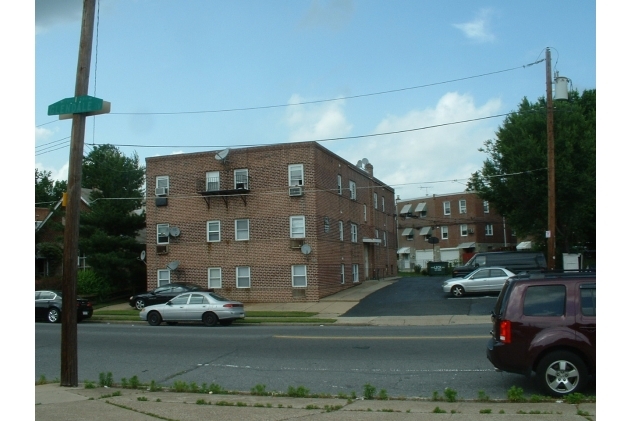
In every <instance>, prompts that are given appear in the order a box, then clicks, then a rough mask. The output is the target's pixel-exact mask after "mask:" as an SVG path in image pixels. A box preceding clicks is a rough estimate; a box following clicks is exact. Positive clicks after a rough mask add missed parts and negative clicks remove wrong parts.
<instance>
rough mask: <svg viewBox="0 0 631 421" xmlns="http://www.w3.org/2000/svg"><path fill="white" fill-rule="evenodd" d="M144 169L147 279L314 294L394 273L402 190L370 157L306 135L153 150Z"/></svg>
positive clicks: (274, 297)
mask: <svg viewBox="0 0 631 421" xmlns="http://www.w3.org/2000/svg"><path fill="white" fill-rule="evenodd" d="M146 170H147V192H149V193H154V192H155V194H156V197H155V198H152V199H149V200H148V201H147V209H146V215H147V252H146V263H147V273H148V275H147V276H148V279H147V284H148V285H147V286H148V288H154V287H156V286H158V285H162V284H165V283H168V282H192V283H195V284H198V285H200V286H203V287H208V288H214V290H215V291H216V292H218V293H219V294H221V295H224V296H226V297H229V298H231V299H235V300H240V301H243V302H291V301H317V300H319V299H320V298H322V297H325V296H327V295H330V294H333V293H336V292H338V291H340V290H343V289H346V288H349V287H352V286H353V285H355V284H358V283H361V282H363V281H364V280H366V279H372V278H375V277H383V276H388V275H391V274H394V273H396V270H397V267H396V226H395V214H396V207H395V201H394V190H393V189H392V188H391V187H389V186H387V185H385V184H384V183H382V182H380V181H379V180H377V179H376V178H374V177H373V168H372V165H371V164H370V163H368V162H367V161H366V160H363V162H362V161H360V162H359V163H358V164H357V165H353V164H351V163H350V162H348V161H346V160H344V159H342V158H340V157H339V156H337V155H335V154H333V153H332V152H330V151H329V150H327V149H326V148H324V147H322V146H320V145H319V144H317V143H316V142H303V143H292V144H283V145H271V146H261V147H252V148H243V149H233V150H224V151H220V152H217V151H214V152H200V153H190V154H178V155H168V156H160V157H152V158H147V159H146ZM152 202H153V203H152Z"/></svg>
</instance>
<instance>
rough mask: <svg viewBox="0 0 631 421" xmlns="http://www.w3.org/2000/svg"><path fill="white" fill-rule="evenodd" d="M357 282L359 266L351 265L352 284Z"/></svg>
mask: <svg viewBox="0 0 631 421" xmlns="http://www.w3.org/2000/svg"><path fill="white" fill-rule="evenodd" d="M355 282H359V265H358V264H357V263H353V283H355Z"/></svg>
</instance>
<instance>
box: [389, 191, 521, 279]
mask: <svg viewBox="0 0 631 421" xmlns="http://www.w3.org/2000/svg"><path fill="white" fill-rule="evenodd" d="M397 214H398V235H397V238H398V242H399V245H398V250H397V253H398V255H399V269H400V270H402V271H408V270H410V271H411V270H413V269H414V265H420V266H421V267H422V268H426V267H427V262H430V261H443V262H451V263H454V264H458V263H464V262H466V261H468V260H469V259H470V258H471V257H472V256H473V255H474V254H475V253H476V252H479V251H492V250H505V249H511V248H512V249H514V247H515V241H516V237H515V236H514V235H512V231H511V229H510V227H509V226H508V224H506V222H505V220H504V218H503V217H502V216H501V215H499V214H497V213H496V212H495V211H494V210H493V209H492V208H491V207H490V206H489V203H488V202H486V201H483V200H482V199H480V198H479V197H478V195H477V194H476V193H475V192H462V193H453V194H444V195H433V196H426V197H421V198H416V199H409V200H397ZM431 237H435V238H437V239H438V242H437V243H436V244H431V243H430V242H429V241H428V240H429V239H430V238H431Z"/></svg>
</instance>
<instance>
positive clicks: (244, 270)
mask: <svg viewBox="0 0 631 421" xmlns="http://www.w3.org/2000/svg"><path fill="white" fill-rule="evenodd" d="M237 288H250V267H249V266H237Z"/></svg>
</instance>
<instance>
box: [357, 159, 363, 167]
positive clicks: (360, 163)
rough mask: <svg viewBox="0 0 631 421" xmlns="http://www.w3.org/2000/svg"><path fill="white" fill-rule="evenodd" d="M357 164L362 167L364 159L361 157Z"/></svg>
mask: <svg viewBox="0 0 631 421" xmlns="http://www.w3.org/2000/svg"><path fill="white" fill-rule="evenodd" d="M357 166H358V167H359V168H361V167H362V160H361V159H360V160H359V161H357Z"/></svg>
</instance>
